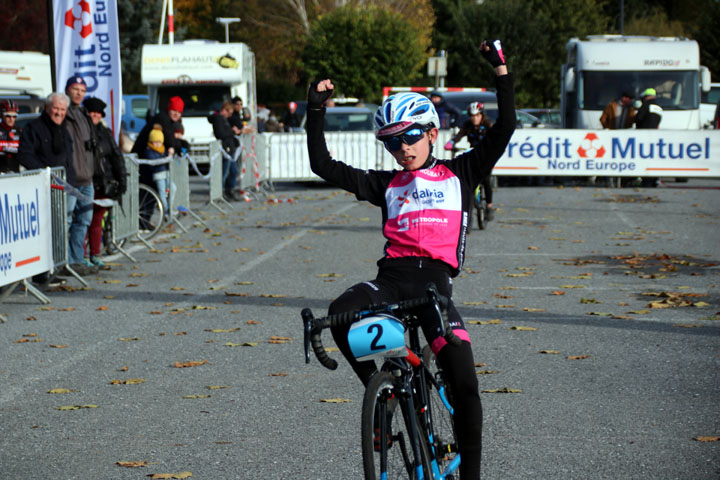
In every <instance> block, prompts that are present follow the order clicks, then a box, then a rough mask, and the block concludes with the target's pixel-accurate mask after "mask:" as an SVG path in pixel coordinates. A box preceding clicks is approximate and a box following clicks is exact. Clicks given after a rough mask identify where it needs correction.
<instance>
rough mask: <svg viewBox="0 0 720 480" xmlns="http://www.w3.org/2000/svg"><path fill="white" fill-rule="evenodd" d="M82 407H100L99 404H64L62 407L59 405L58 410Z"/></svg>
mask: <svg viewBox="0 0 720 480" xmlns="http://www.w3.org/2000/svg"><path fill="white" fill-rule="evenodd" d="M81 408H98V406H97V405H64V406H62V407H57V408H56V410H63V411H66V410H80V409H81Z"/></svg>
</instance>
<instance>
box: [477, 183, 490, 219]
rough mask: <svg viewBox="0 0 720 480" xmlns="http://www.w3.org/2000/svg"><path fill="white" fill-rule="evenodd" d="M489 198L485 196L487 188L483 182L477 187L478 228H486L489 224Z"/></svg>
mask: <svg viewBox="0 0 720 480" xmlns="http://www.w3.org/2000/svg"><path fill="white" fill-rule="evenodd" d="M487 208H488V206H487V199H486V198H485V188H484V187H483V186H482V183H481V184H480V185H478V187H477V189H475V212H476V213H477V221H478V228H479V229H480V230H485V229H486V228H487V224H488V218H487Z"/></svg>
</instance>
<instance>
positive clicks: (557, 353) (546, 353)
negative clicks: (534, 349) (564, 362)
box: [538, 350, 560, 355]
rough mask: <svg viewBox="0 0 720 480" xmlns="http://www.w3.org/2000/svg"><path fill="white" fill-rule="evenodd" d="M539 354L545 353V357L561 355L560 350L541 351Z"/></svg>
mask: <svg viewBox="0 0 720 480" xmlns="http://www.w3.org/2000/svg"><path fill="white" fill-rule="evenodd" d="M538 353H544V354H545V355H560V350H540V351H539V352H538Z"/></svg>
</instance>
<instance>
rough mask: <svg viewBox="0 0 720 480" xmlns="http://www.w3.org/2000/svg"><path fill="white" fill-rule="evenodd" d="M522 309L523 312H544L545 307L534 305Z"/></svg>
mask: <svg viewBox="0 0 720 480" xmlns="http://www.w3.org/2000/svg"><path fill="white" fill-rule="evenodd" d="M522 310H523V312H544V311H545V309H544V308H532V307H527V308H523V309H522Z"/></svg>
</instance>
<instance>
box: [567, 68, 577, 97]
mask: <svg viewBox="0 0 720 480" xmlns="http://www.w3.org/2000/svg"><path fill="white" fill-rule="evenodd" d="M565 91H566V92H568V93H573V92H574V91H575V68H573V67H570V68H568V69H567V70H565Z"/></svg>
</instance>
